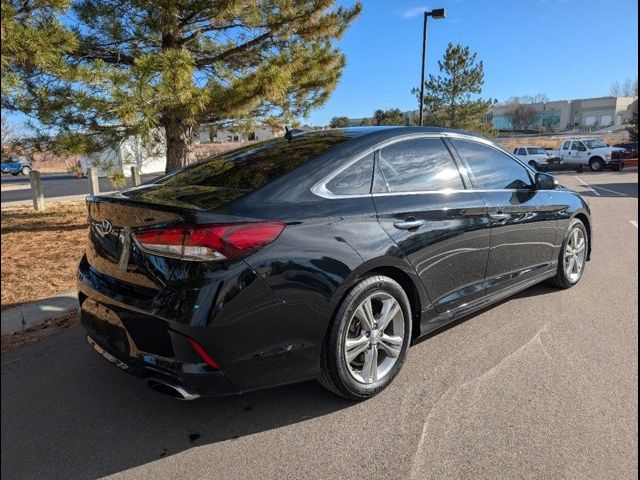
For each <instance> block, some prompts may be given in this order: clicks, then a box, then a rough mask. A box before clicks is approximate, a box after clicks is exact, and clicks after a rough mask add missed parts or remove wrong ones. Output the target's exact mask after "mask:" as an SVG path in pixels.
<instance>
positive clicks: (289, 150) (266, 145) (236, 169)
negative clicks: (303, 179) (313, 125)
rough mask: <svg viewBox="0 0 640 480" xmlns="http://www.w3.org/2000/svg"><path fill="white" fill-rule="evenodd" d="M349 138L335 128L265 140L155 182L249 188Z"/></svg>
mask: <svg viewBox="0 0 640 480" xmlns="http://www.w3.org/2000/svg"><path fill="white" fill-rule="evenodd" d="M351 138H352V137H350V136H348V135H346V134H344V133H341V132H340V131H335V132H331V133H329V132H321V133H318V134H314V133H310V134H304V135H300V136H298V137H295V136H294V137H293V139H292V140H291V142H289V141H288V140H287V139H285V138H277V139H274V140H268V141H266V142H260V143H256V144H252V145H249V146H247V147H244V148H240V149H237V150H232V151H230V152H226V153H223V154H220V155H216V156H214V157H211V158H210V159H208V160H203V161H201V162H198V163H195V164H193V165H189V166H188V167H185V168H183V169H182V170H178V171H177V172H176V173H174V174H171V175H167V176H166V177H164V178H160V179H159V180H158V181H157V182H156V183H160V184H164V185H168V186H169V185H170V186H175V187H185V186H207V187H218V188H231V189H236V190H246V191H252V190H256V189H258V188H260V187H263V186H264V185H266V184H267V183H269V182H272V181H274V180H277V179H278V178H280V177H281V176H283V175H285V174H287V173H289V172H291V171H293V170H295V169H296V168H298V167H301V166H302V165H304V164H305V163H307V162H308V161H310V160H312V159H314V158H315V157H317V156H318V155H321V154H323V153H325V152H326V151H327V150H329V149H330V148H332V147H334V146H336V145H338V144H341V143H343V142H345V141H347V140H350V139H351Z"/></svg>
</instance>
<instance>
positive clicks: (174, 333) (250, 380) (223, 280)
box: [78, 257, 327, 396]
mask: <svg viewBox="0 0 640 480" xmlns="http://www.w3.org/2000/svg"><path fill="white" fill-rule="evenodd" d="M238 269H239V270H240V269H241V271H239V272H236V273H237V274H238V275H237V276H238V277H239V278H241V279H242V281H241V282H240V281H237V280H233V278H235V275H236V274H235V273H234V271H233V270H232V269H228V270H225V271H224V274H225V276H224V277H222V276H218V275H213V276H212V277H211V278H206V279H205V278H203V279H199V280H193V279H192V281H190V282H174V283H172V284H171V285H170V286H166V287H165V288H163V289H160V290H157V291H155V294H152V293H149V291H147V290H146V289H139V288H136V287H135V286H134V285H129V284H126V283H125V282H122V281H120V280H117V279H114V278H111V277H109V276H108V275H105V274H103V273H101V272H99V271H98V270H96V269H95V268H93V267H92V266H91V265H90V264H89V262H88V261H87V258H86V257H84V258H83V259H82V261H81V262H80V265H79V268H78V290H79V302H80V312H81V315H80V318H81V323H82V325H83V326H84V328H85V330H86V331H87V334H88V336H89V337H90V344H92V346H94V345H95V346H97V347H98V349H97V348H96V347H95V346H94V350H96V351H97V352H98V353H99V354H100V355H101V356H102V357H103V358H105V359H106V360H108V361H109V362H110V363H112V364H115V365H116V366H119V367H120V368H121V369H122V370H124V371H126V372H128V373H130V374H132V375H134V376H136V377H139V378H144V379H146V380H147V381H158V382H161V383H163V384H169V385H173V386H177V387H180V388H184V389H185V390H186V391H187V392H188V393H190V394H193V395H198V396H220V395H231V394H237V393H243V392H247V391H250V390H256V389H260V388H265V387H270V386H275V385H281V384H287V383H293V382H298V381H304V380H309V379H312V378H316V377H317V376H318V374H319V371H320V351H321V348H322V340H323V338H324V332H325V330H326V324H327V322H326V318H325V315H324V314H323V313H322V312H321V308H322V306H323V305H319V304H318V302H314V301H306V302H300V303H296V304H292V303H284V302H282V301H281V300H280V299H279V298H278V297H277V296H276V295H274V294H273V292H272V291H271V289H270V288H269V287H268V286H267V285H266V284H265V283H264V282H263V281H262V279H261V278H260V277H259V276H257V274H255V272H252V271H251V270H247V268H246V267H242V266H238ZM230 279H232V280H230ZM196 281H197V295H196V296H195V297H193V296H189V295H184V291H185V289H193V286H194V282H196ZM211 291H213V292H217V293H219V295H218V296H215V295H214V296H210V295H209V294H207V295H205V293H206V292H211ZM201 294H202V295H201ZM183 297H186V298H192V299H194V298H195V299H194V300H191V301H189V302H186V303H182V302H180V303H178V300H177V299H181V298H183ZM185 312H192V313H189V314H188V315H185ZM195 312H199V313H195ZM191 341H195V342H196V343H197V344H198V346H199V347H201V349H202V350H204V352H205V353H206V354H207V355H209V356H210V358H211V359H213V360H214V361H215V363H217V364H218V366H219V368H213V367H212V366H211V365H210V364H209V363H208V362H207V361H206V359H205V358H204V357H202V356H201V354H200V353H198V351H197V349H196V348H195V347H194V346H193V344H192V343H191ZM125 367H126V368H125Z"/></svg>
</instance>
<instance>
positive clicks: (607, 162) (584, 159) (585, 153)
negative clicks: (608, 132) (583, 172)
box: [554, 138, 624, 172]
mask: <svg viewBox="0 0 640 480" xmlns="http://www.w3.org/2000/svg"><path fill="white" fill-rule="evenodd" d="M621 152H624V149H622V148H617V147H611V146H609V145H607V144H606V143H604V142H603V141H602V140H600V139H598V138H570V139H567V140H565V141H563V142H562V144H561V145H560V148H559V149H558V150H557V151H555V152H554V153H555V154H556V155H558V156H559V157H560V158H562V160H563V161H564V162H568V163H579V164H581V165H588V166H589V168H590V169H591V170H592V171H594V172H600V171H602V170H604V169H605V168H611V169H613V170H619V169H620V154H621Z"/></svg>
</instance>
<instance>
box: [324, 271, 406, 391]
mask: <svg viewBox="0 0 640 480" xmlns="http://www.w3.org/2000/svg"><path fill="white" fill-rule="evenodd" d="M374 293H385V294H387V295H391V296H392V297H393V298H394V299H395V300H396V301H397V302H398V304H399V305H400V307H401V309H402V314H403V319H404V335H403V343H402V347H401V351H400V354H399V355H398V357H397V360H396V362H395V364H394V365H393V367H392V368H391V370H389V372H388V373H387V374H386V375H385V376H384V377H383V378H381V379H379V380H377V381H375V382H373V383H370V384H365V383H360V382H358V381H357V380H356V379H355V378H354V377H353V376H352V375H351V373H350V372H349V369H348V367H347V363H346V360H345V359H344V351H345V347H344V339H345V336H346V334H347V328H348V327H349V323H350V321H351V318H352V317H353V315H354V313H355V311H356V309H357V308H358V306H359V305H360V304H361V303H362V302H363V301H364V300H365V299H366V298H367V297H368V296H369V295H371V294H374ZM411 326H412V317H411V305H410V303H409V299H408V298H407V294H406V293H405V291H404V290H403V289H402V287H401V286H400V285H399V284H398V282H396V281H395V280H393V279H391V278H389V277H386V276H383V275H374V276H370V277H365V278H363V279H362V280H360V281H359V282H358V283H357V284H356V285H355V286H354V287H353V288H352V289H351V290H350V291H349V293H348V294H347V295H346V296H345V298H344V299H343V300H342V303H341V304H340V307H339V308H338V311H337V312H336V315H335V317H334V319H333V321H332V323H331V326H330V327H329V331H328V333H327V337H326V340H325V343H324V346H323V349H322V358H321V369H322V373H321V376H320V378H319V379H318V380H319V382H320V383H321V384H322V386H324V387H325V388H326V389H327V390H329V391H331V392H333V393H336V394H337V395H340V396H342V397H344V398H347V399H349V400H366V399H367V398H371V397H373V396H374V395H376V394H378V393H380V392H381V391H382V390H384V389H385V388H386V387H387V386H388V385H389V384H390V383H391V382H392V380H393V379H394V378H395V376H396V375H397V374H398V372H399V371H400V368H402V364H403V363H404V361H405V359H406V357H407V352H408V349H409V344H410V342H411Z"/></svg>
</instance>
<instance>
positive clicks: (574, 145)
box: [571, 142, 584, 150]
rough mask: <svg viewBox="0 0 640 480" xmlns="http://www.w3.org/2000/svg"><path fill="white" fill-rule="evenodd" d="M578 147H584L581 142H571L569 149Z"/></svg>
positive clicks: (577, 148)
mask: <svg viewBox="0 0 640 480" xmlns="http://www.w3.org/2000/svg"><path fill="white" fill-rule="evenodd" d="M580 147H584V145H582V142H573V145H572V146H571V150H579V149H580Z"/></svg>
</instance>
